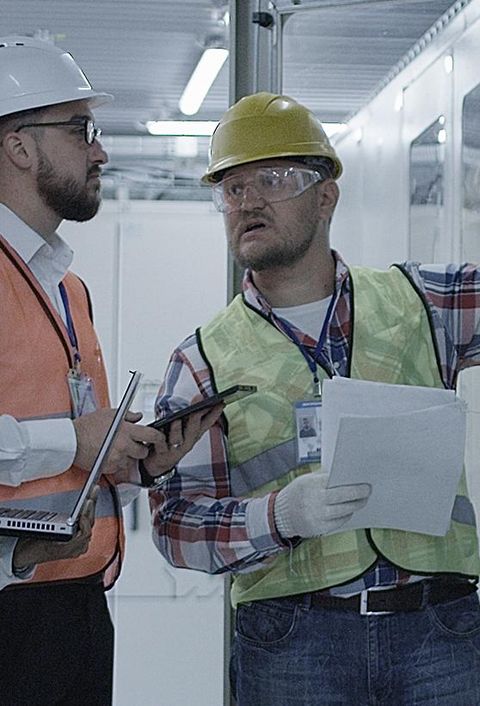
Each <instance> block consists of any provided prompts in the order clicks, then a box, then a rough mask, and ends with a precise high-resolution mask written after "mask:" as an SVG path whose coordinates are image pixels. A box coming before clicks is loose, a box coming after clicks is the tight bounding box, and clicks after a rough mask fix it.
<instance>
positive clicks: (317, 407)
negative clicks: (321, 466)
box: [294, 399, 322, 465]
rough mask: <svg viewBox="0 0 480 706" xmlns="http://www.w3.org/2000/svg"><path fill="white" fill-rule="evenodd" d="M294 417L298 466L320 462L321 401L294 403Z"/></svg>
mask: <svg viewBox="0 0 480 706" xmlns="http://www.w3.org/2000/svg"><path fill="white" fill-rule="evenodd" d="M294 415H295V428H296V440H297V463H298V465H302V464H304V463H312V462H314V461H317V462H318V461H320V459H321V440H322V402H321V400H320V399H315V400H299V401H298V402H295V404H294Z"/></svg>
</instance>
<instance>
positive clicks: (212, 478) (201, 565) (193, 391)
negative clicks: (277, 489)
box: [150, 336, 287, 574]
mask: <svg viewBox="0 0 480 706" xmlns="http://www.w3.org/2000/svg"><path fill="white" fill-rule="evenodd" d="M199 393H200V394H203V395H210V394H213V390H212V383H211V380H210V375H209V371H208V369H207V368H206V366H205V361H204V360H203V358H202V357H201V354H200V352H199V350H198V347H197V343H196V339H195V337H194V336H192V337H190V338H188V339H186V341H184V343H183V344H182V345H181V346H180V347H179V348H178V349H177V350H176V351H175V352H174V354H173V356H172V358H171V360H170V363H169V366H168V368H167V372H166V377H165V381H164V383H163V385H162V388H161V390H160V393H159V397H158V399H157V404H156V412H157V416H164V415H165V414H166V413H168V412H171V411H175V410H176V409H178V408H180V407H184V406H186V405H188V404H190V403H191V400H192V398H193V397H194V396H195V395H198V394H199ZM177 468H178V473H177V474H176V475H175V476H174V478H173V479H172V480H171V481H169V482H168V483H167V484H166V485H165V486H162V488H160V489H159V490H157V491H152V492H151V493H150V507H151V510H152V520H153V541H154V543H155V545H156V546H157V548H158V549H159V551H160V552H161V554H163V556H164V557H165V558H166V559H167V560H168V561H169V562H170V563H171V564H172V565H173V566H177V567H182V568H190V569H197V570H200V571H205V572H208V573H212V574H217V573H222V572H226V571H249V570H252V569H256V568H259V566H261V565H262V564H263V563H264V562H265V561H268V559H269V557H270V556H273V555H275V554H277V553H278V552H279V551H282V550H285V549H286V548H287V547H286V545H285V543H284V542H283V541H282V539H281V538H280V536H279V535H278V533H277V531H276V529H275V523H274V519H273V504H274V499H275V496H276V493H270V494H268V495H266V496H265V497H261V498H243V499H242V498H235V497H231V490H230V477H229V467H228V462H227V458H226V450H225V438H224V433H223V429H222V425H221V423H217V424H215V425H214V426H213V427H212V428H211V429H210V430H209V431H208V432H207V433H206V434H205V435H204V436H203V437H202V438H201V439H200V441H199V442H198V443H197V444H196V445H195V446H194V448H193V449H192V450H191V451H190V452H189V453H188V454H187V455H186V456H185V457H184V458H183V459H182V461H181V462H180V463H179V464H178V467H177Z"/></svg>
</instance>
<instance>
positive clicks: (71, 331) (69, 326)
mask: <svg viewBox="0 0 480 706" xmlns="http://www.w3.org/2000/svg"><path fill="white" fill-rule="evenodd" d="M58 288H59V290H60V296H61V297H62V302H63V306H64V307H65V319H66V321H65V324H66V327H67V332H68V337H69V339H70V343H71V345H72V348H73V359H74V362H75V365H78V363H80V361H81V357H80V352H79V350H78V339H77V334H76V333H75V326H74V325H73V319H72V314H71V311H70V304H69V301H68V295H67V290H66V289H65V285H64V284H63V282H60V284H59V285H58Z"/></svg>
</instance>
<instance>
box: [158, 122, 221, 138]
mask: <svg viewBox="0 0 480 706" xmlns="http://www.w3.org/2000/svg"><path fill="white" fill-rule="evenodd" d="M216 126H217V123H216V122H215V120H147V122H146V123H145V127H146V128H147V130H148V132H149V133H150V135H211V134H212V133H213V131H214V130H215V128H216Z"/></svg>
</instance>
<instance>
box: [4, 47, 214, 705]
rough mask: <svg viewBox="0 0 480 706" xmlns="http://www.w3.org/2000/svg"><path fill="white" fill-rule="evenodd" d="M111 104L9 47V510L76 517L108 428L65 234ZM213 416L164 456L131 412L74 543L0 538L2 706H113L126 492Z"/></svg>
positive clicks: (96, 196)
mask: <svg viewBox="0 0 480 706" xmlns="http://www.w3.org/2000/svg"><path fill="white" fill-rule="evenodd" d="M110 99H111V96H109V95H108V94H105V93H99V92H97V91H95V90H94V89H93V88H92V86H91V85H90V83H89V81H88V79H87V78H86V76H85V74H84V73H83V72H82V71H81V69H80V68H79V66H78V65H77V64H76V63H75V61H74V59H73V57H72V56H71V55H70V54H69V53H67V52H65V51H63V50H62V49H59V48H56V47H55V46H53V45H51V44H49V43H46V42H42V41H36V40H33V39H29V38H27V37H6V38H3V39H0V302H1V309H2V315H1V317H0V360H1V361H2V362H1V366H0V505H2V504H6V505H8V507H12V506H13V507H22V508H24V507H26V508H27V509H28V508H29V507H33V508H35V507H37V508H38V506H40V507H43V508H45V509H49V508H52V509H54V510H60V511H62V510H66V511H68V510H70V509H71V507H72V498H75V497H76V495H77V494H78V492H79V490H80V488H81V487H82V486H83V483H84V480H85V471H86V470H88V469H90V467H91V465H92V463H93V461H94V458H95V456H96V453H97V451H98V448H99V446H100V443H101V441H102V440H103V437H104V436H105V434H106V433H107V430H108V428H109V425H110V422H111V420H112V418H113V414H114V410H111V409H109V407H110V404H109V399H108V390H107V381H106V375H105V370H104V365H103V361H102V355H101V351H100V347H99V345H98V341H97V338H96V335H95V332H94V329H93V325H92V322H91V316H90V306H89V299H88V293H87V290H86V288H85V285H84V284H83V283H82V282H81V280H79V279H78V278H77V277H76V276H75V275H73V274H72V273H71V272H69V271H68V268H69V265H70V263H71V260H72V252H71V250H70V249H69V247H68V246H67V244H66V243H65V242H64V241H63V240H62V239H61V238H60V237H59V236H58V234H57V233H56V229H57V228H58V226H59V225H60V223H61V221H62V219H68V220H75V221H86V220H88V219H90V218H92V217H93V216H94V215H95V214H96V212H97V210H98V208H99V205H100V176H101V170H102V166H103V165H104V164H105V163H106V162H107V155H106V153H105V151H104V150H103V148H102V146H101V145H100V143H99V142H98V139H97V138H98V136H99V134H100V131H99V129H98V128H97V127H96V126H95V123H94V117H93V114H92V108H93V107H94V106H96V105H100V104H101V103H103V102H106V101H109V100H110ZM217 411H218V410H217ZM217 411H214V412H213V414H212V415H210V416H208V415H207V416H206V417H201V415H197V416H194V417H191V418H190V419H189V421H188V423H187V425H186V426H185V428H184V429H183V430H182V426H181V424H179V425H177V426H173V425H172V429H171V431H170V436H169V444H167V442H166V438H165V436H164V434H163V433H162V432H160V431H156V430H155V429H152V428H147V427H145V426H141V425H139V424H137V423H136V422H138V421H139V419H140V418H141V415H140V414H135V413H129V415H128V416H127V418H126V421H125V422H123V424H122V426H121V428H120V432H119V434H118V436H117V438H116V440H115V442H114V446H113V449H112V451H111V453H110V455H109V457H108V460H107V463H106V465H105V468H104V474H103V475H102V477H101V480H100V482H99V487H98V496H97V497H96V507H95V498H92V499H90V500H89V501H88V503H87V506H86V510H85V512H84V513H83V517H82V518H81V521H80V526H79V530H78V533H77V535H76V536H75V537H74V538H73V539H72V540H71V541H69V542H51V541H48V540H44V539H36V538H29V539H18V540H17V539H16V538H14V537H1V538H0V588H3V590H2V591H1V592H0V634H1V635H2V639H1V641H0V702H1V703H2V704H3V705H4V706H26V705H27V704H28V706H47V704H62V705H63V706H74V705H75V704H78V705H79V706H80V704H81V705H82V706H94V705H97V706H107V705H108V704H109V703H110V702H111V691H112V657H113V629H112V624H111V620H110V616H109V612H108V609H107V604H106V600H105V595H104V591H105V590H106V589H108V588H109V587H111V586H112V585H113V584H114V582H115V580H116V578H117V576H118V573H119V570H120V566H121V559H122V553H123V544H124V538H123V526H122V519H121V502H120V501H121V499H122V498H121V495H122V494H121V493H119V491H118V487H117V486H118V485H119V484H120V483H121V482H122V480H129V481H132V480H136V481H138V484H145V485H148V486H149V487H151V486H153V485H155V484H158V483H160V482H161V481H162V475H163V474H165V473H167V472H169V471H170V469H172V467H174V466H175V463H176V462H177V461H178V459H179V458H180V457H181V455H182V454H183V453H185V452H186V451H188V449H189V447H190V446H191V445H192V444H193V442H194V441H195V440H196V439H197V438H198V436H199V434H201V433H202V431H203V429H204V428H206V426H207V425H208V424H209V423H211V421H213V419H214V418H215V415H216V414H217ZM139 461H140V462H143V465H141V464H140V467H141V474H140V473H139V470H138V462H139ZM95 515H96V516H95Z"/></svg>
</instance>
